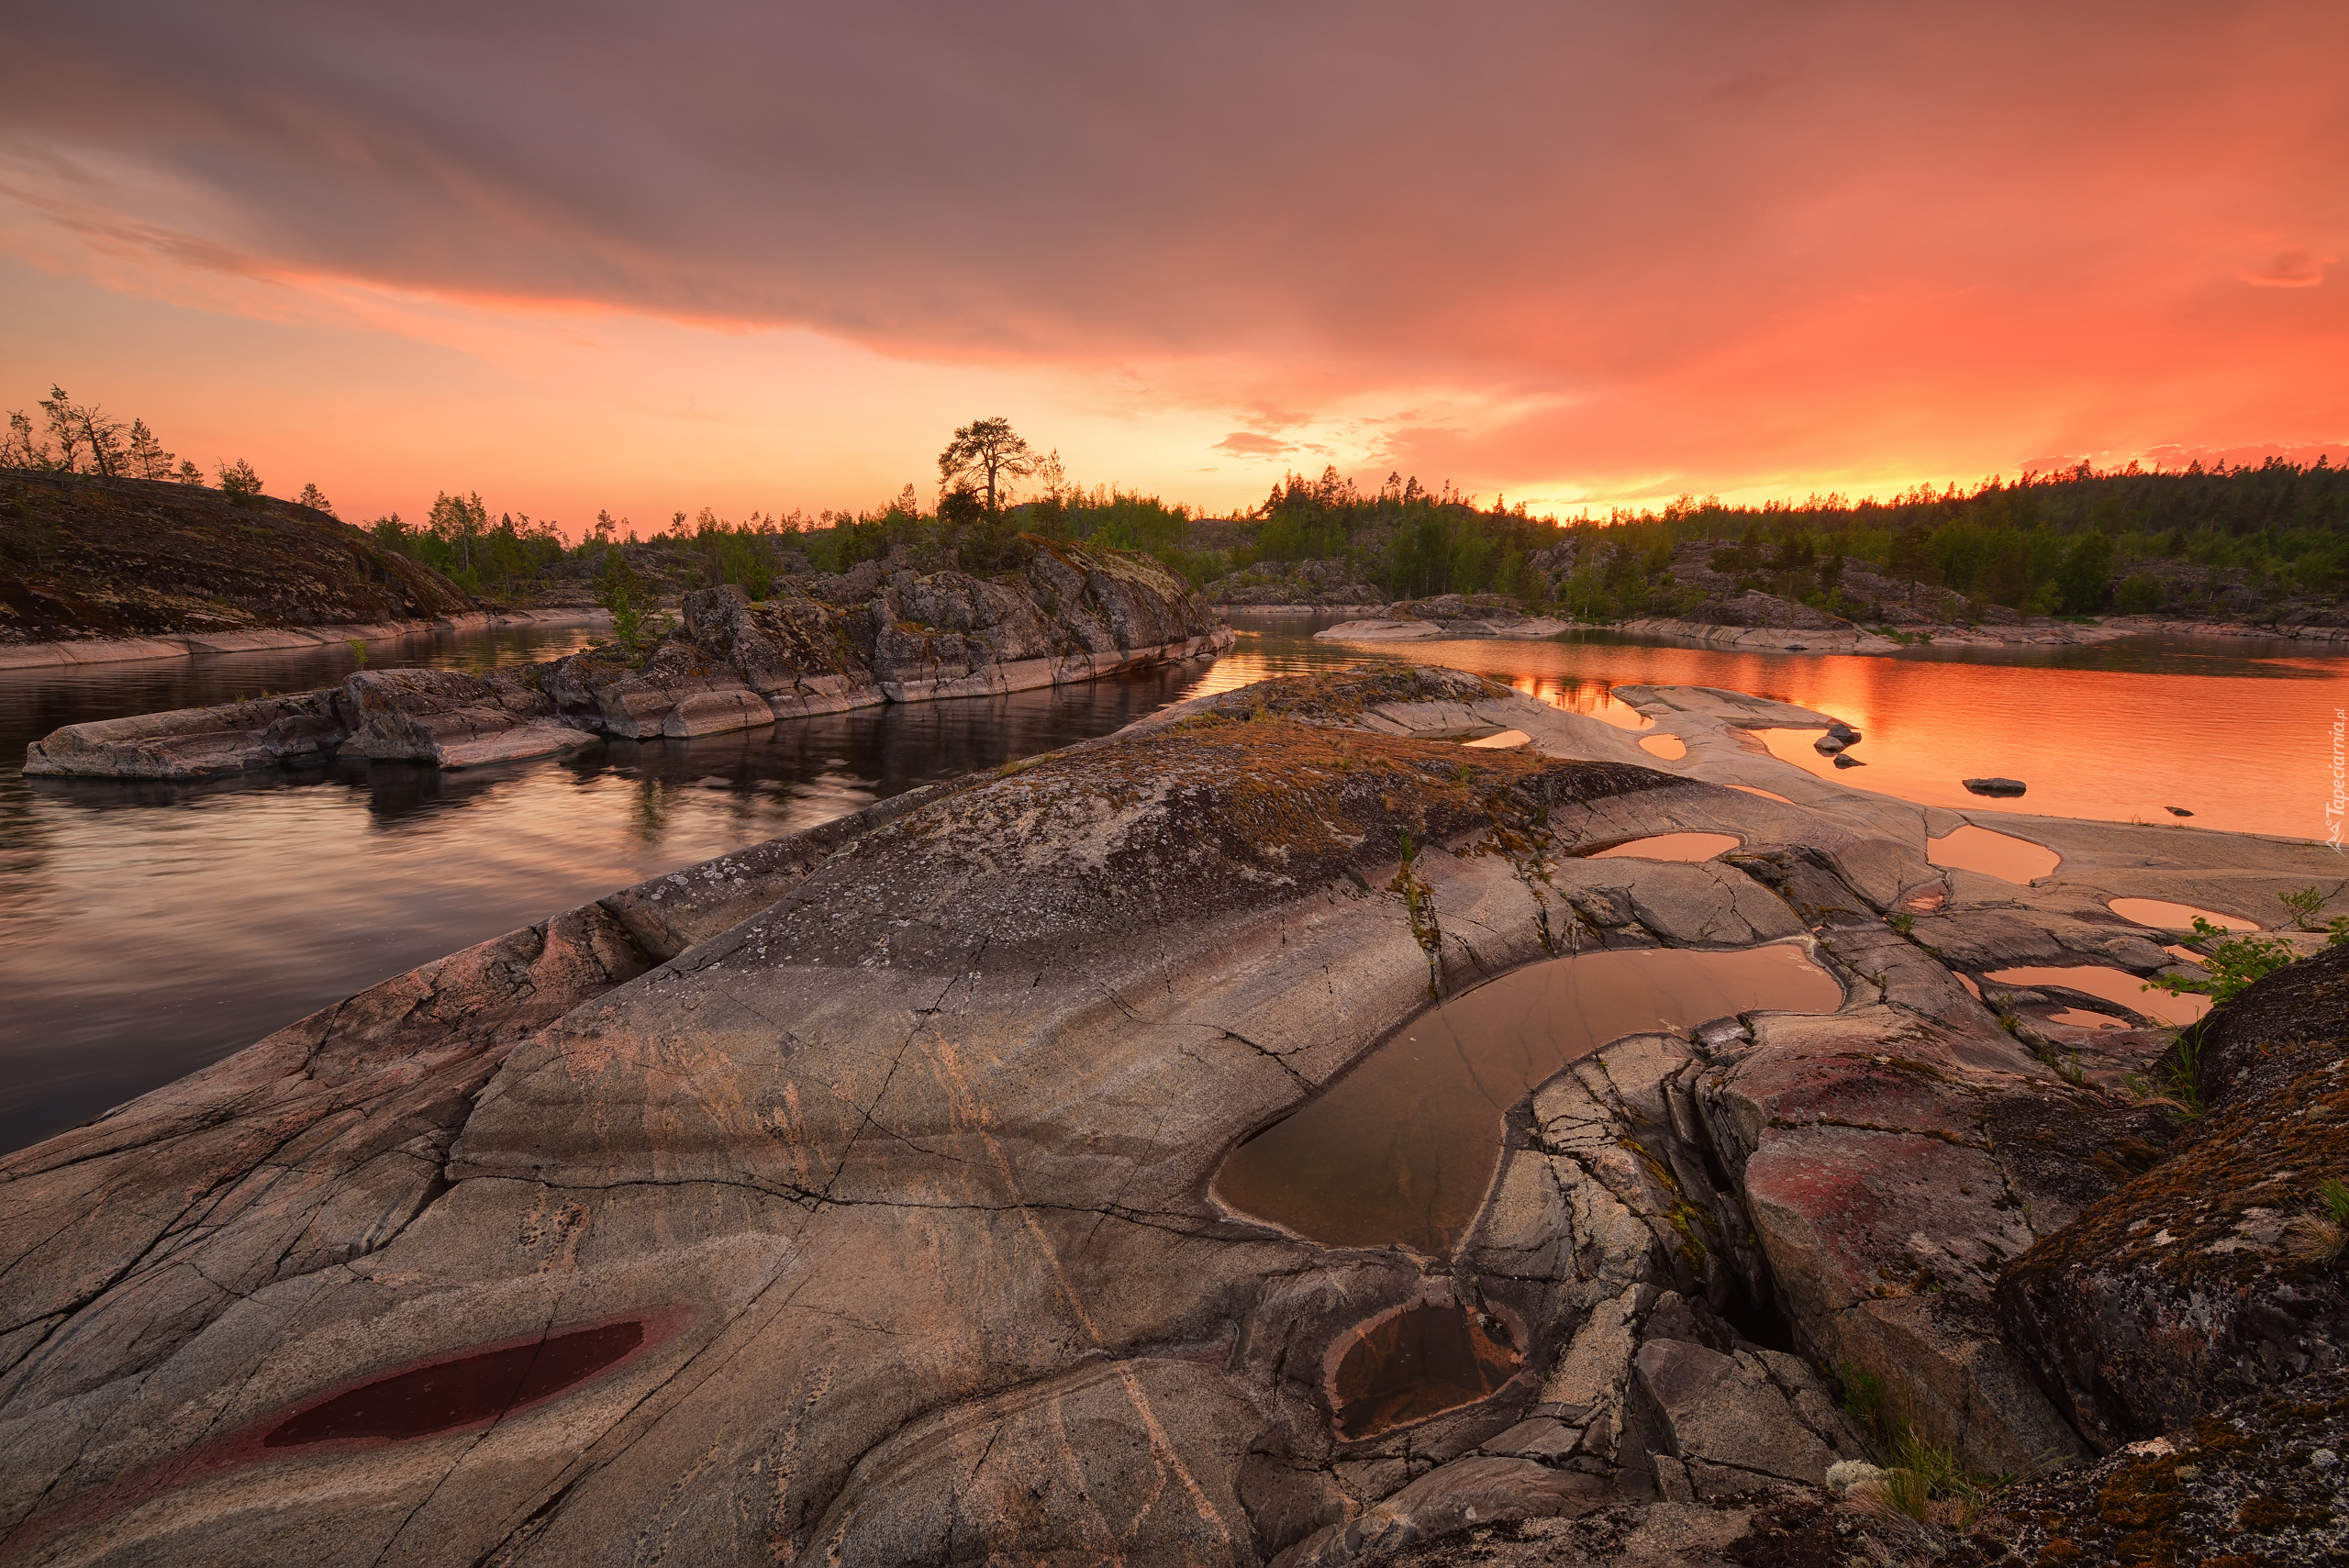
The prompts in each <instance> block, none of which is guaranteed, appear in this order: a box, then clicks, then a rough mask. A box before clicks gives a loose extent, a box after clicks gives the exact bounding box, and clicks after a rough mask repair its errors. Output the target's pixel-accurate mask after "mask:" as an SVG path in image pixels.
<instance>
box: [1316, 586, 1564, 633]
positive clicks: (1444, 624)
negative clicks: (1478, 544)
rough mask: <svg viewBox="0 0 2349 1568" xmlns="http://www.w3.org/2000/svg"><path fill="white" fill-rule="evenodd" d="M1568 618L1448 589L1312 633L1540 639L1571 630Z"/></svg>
mask: <svg viewBox="0 0 2349 1568" xmlns="http://www.w3.org/2000/svg"><path fill="white" fill-rule="evenodd" d="M1573 629H1574V628H1573V627H1572V626H1571V625H1570V624H1569V623H1567V622H1565V621H1562V620H1558V619H1555V618H1553V617H1550V616H1529V615H1526V614H1525V613H1524V612H1523V611H1521V610H1520V609H1519V608H1518V607H1517V601H1515V600H1514V599H1511V598H1508V597H1507V596H1505V595H1499V594H1445V595H1440V596H1439V597H1436V598H1432V599H1405V600H1400V601H1398V602H1397V603H1395V604H1393V605H1389V606H1386V611H1385V613H1384V614H1383V615H1377V616H1372V617H1366V618H1364V619H1362V620H1350V621H1344V622H1341V623H1340V624H1339V625H1337V626H1333V627H1328V628H1323V629H1322V630H1320V631H1317V632H1315V633H1314V634H1313V635H1314V637H1315V638H1316V639H1319V640H1324V641H1330V642H1434V641H1439V640H1443V639H1460V638H1484V637H1497V638H1508V639H1519V640H1522V641H1528V642H1531V641H1539V640H1541V639H1543V638H1550V637H1555V636H1557V635H1558V634H1559V633H1561V632H1565V631H1572V630H1573Z"/></svg>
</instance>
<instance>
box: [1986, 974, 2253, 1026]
mask: <svg viewBox="0 0 2349 1568" xmlns="http://www.w3.org/2000/svg"><path fill="white" fill-rule="evenodd" d="M1982 978H1983V979H1985V980H1987V981H1988V982H1989V983H1990V984H1993V985H2028V986H2031V987H2032V988H2034V989H2036V988H2037V987H2039V986H2042V985H2061V986H2063V987H2064V988H2065V990H2067V991H2078V992H2082V993H2084V994H2086V995H2090V996H2095V997H2099V998H2100V999H2101V1000H2103V1001H2107V1002H2118V1003H2119V1004H2121V1006H2124V1007H2127V1008H2130V1009H2131V1010H2132V1011H2135V1012H2140V1013H2143V1014H2144V1015H2145V1016H2146V1017H2147V1018H2159V1019H2161V1020H2162V1022H2164V1023H2165V1024H2181V1025H2182V1024H2190V1023H2193V1022H2194V1021H2195V1020H2196V1019H2198V1018H2201V1016H2202V1015H2203V1014H2205V1013H2207V1012H2209V1011H2210V997H2208V996H2199V995H2195V994H2194V993H2193V992H2190V991H2189V992H2187V993H2185V994H2184V995H2176V996H2173V995H2170V994H2169V993H2168V992H2166V991H2162V990H2153V991H2148V990H2146V989H2145V983H2144V982H2143V981H2142V980H2140V979H2138V978H2137V977H2136V976H2135V975H2133V974H2131V973H2128V972H2127V971H2126V970H2120V969H2106V968H2104V967H2102V966H2101V965H2099V964H2091V963H2082V964H2069V965H2065V966H2063V967H2060V968H2040V967H2037V966H2032V967H2027V968H2022V969H1994V970H1992V971H1990V972H1989V973H1987V974H1985V975H1984V976H1983V977H1982Z"/></svg>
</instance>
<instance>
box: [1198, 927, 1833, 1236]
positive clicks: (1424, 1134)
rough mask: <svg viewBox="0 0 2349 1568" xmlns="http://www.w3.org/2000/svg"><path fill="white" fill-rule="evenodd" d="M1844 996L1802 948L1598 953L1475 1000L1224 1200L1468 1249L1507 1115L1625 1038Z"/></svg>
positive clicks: (1387, 1053) (1371, 1073)
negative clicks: (1570, 1065) (1537, 1089)
mask: <svg viewBox="0 0 2349 1568" xmlns="http://www.w3.org/2000/svg"><path fill="white" fill-rule="evenodd" d="M1842 1000H1843V995H1842V987H1841V986H1839V985H1838V984H1836V983H1835V981H1834V980H1833V979H1832V978H1831V976H1829V975H1828V974H1827V973H1825V972H1824V971H1822V970H1820V968H1819V967H1818V966H1817V965H1816V964H1814V963H1812V962H1810V960H1809V957H1808V956H1806V955H1805V954H1804V952H1803V951H1802V950H1801V949H1800V948H1799V947H1796V946H1794V945H1792V944H1789V943H1773V944H1771V945H1769V946H1766V947H1758V948H1744V949H1740V950H1737V951H1728V952H1695V951H1688V950H1687V949H1681V948H1647V949H1641V950H1637V951H1614V952H1589V953H1583V954H1581V955H1579V956H1575V957H1569V958H1556V959H1545V960H1544V961H1542V962H1540V963H1535V964H1530V965H1528V966H1527V967H1525V968H1523V969H1520V970H1516V971H1513V972H1512V973H1508V974H1504V975H1502V976H1501V977H1500V978H1499V979H1497V980H1494V981H1490V982H1488V983H1486V984H1483V985H1479V986H1477V987H1476V988H1475V990H1472V991H1467V992H1464V993H1462V994H1461V995H1458V996H1455V997H1453V998H1452V999H1451V1000H1450V1001H1448V1002H1445V1003H1444V1004H1443V1005H1442V1006H1439V1007H1437V1008H1435V1009H1434V1010H1433V1011H1431V1012H1429V1013H1426V1014H1424V1015H1422V1016H1421V1017H1419V1018H1416V1019H1414V1020H1413V1021H1412V1022H1410V1023H1409V1024H1407V1025H1405V1026H1404V1028H1403V1029H1400V1030H1399V1031H1397V1033H1395V1034H1394V1035H1391V1036H1389V1037H1388V1038H1387V1040H1386V1042H1385V1043H1384V1044H1381V1045H1379V1046H1377V1047H1375V1048H1374V1049H1373V1050H1372V1051H1371V1052H1370V1053H1369V1054H1368V1055H1367V1056H1366V1057H1364V1059H1363V1061H1362V1062H1360V1063H1359V1064H1358V1065H1357V1066H1356V1067H1355V1068H1354V1069H1353V1071H1352V1072H1350V1073H1347V1074H1346V1075H1345V1076H1344V1077H1342V1078H1341V1079H1339V1080H1338V1081H1337V1082H1336V1083H1335V1084H1331V1085H1330V1087H1329V1089H1328V1090H1327V1091H1326V1092H1324V1093H1323V1094H1321V1095H1318V1096H1316V1097H1315V1098H1314V1099H1312V1100H1309V1101H1308V1102H1307V1103H1306V1104H1305V1105H1304V1106H1301V1107H1299V1108H1298V1109H1297V1111H1296V1112H1295V1113H1293V1114H1292V1115H1290V1116H1289V1117H1288V1118H1286V1119H1284V1120H1282V1121H1278V1122H1275V1123H1274V1124H1273V1125H1272V1126H1271V1127H1269V1128H1266V1129H1264V1131H1263V1132H1260V1133H1258V1134H1257V1135H1256V1136H1255V1137H1253V1138H1252V1139H1250V1140H1248V1141H1246V1142H1245V1143H1242V1144H1241V1145H1240V1146H1239V1147H1238V1148H1237V1149H1234V1150H1233V1151H1231V1153H1230V1155H1229V1156H1227V1157H1226V1159H1225V1160H1224V1162H1223V1167H1222V1169H1221V1170H1219V1172H1217V1173H1216V1178H1215V1183H1214V1187H1213V1191H1214V1194H1215V1196H1216V1197H1217V1199H1218V1200H1219V1202H1221V1203H1223V1204H1224V1205H1225V1206H1227V1207H1230V1208H1231V1209H1234V1210H1236V1211H1238V1212H1240V1213H1241V1214H1245V1215H1252V1216H1254V1217H1255V1218H1260V1219H1264V1220H1269V1221H1271V1222H1272V1223H1273V1224H1275V1225H1280V1226H1285V1227H1286V1228H1287V1229H1290V1230H1293V1231H1296V1232H1297V1234H1298V1235H1301V1236H1304V1237H1306V1238H1308V1239H1309V1240H1315V1241H1319V1242H1321V1243H1323V1244H1324V1245H1326V1246H1331V1247H1386V1246H1389V1245H1392V1244H1394V1243H1396V1242H1401V1243H1403V1244H1404V1245H1406V1246H1408V1247H1411V1248H1413V1249H1416V1250H1417V1251H1419V1252H1421V1253H1423V1254H1425V1255H1427V1256H1430V1257H1442V1256H1444V1255H1446V1254H1448V1253H1450V1252H1451V1251H1452V1250H1453V1248H1454V1247H1455V1246H1457V1245H1458V1244H1459V1241H1460V1240H1461V1238H1462V1236H1463V1235H1464V1234H1465V1232H1466V1231H1467V1229H1468V1227H1469V1226H1470V1225H1471V1224H1472V1223H1474V1221H1475V1218H1476V1214H1477V1211H1478V1210H1479V1209H1481V1208H1482V1207H1484V1203H1485V1194H1486V1189H1487V1188H1488V1187H1489V1186H1490V1185H1491V1183H1492V1178H1493V1172H1494V1170H1495V1168H1496V1167H1497V1165H1498V1164H1499V1162H1500V1153H1501V1140H1502V1138H1503V1136H1504V1132H1505V1128H1504V1123H1503V1121H1502V1117H1503V1115H1504V1113H1505V1112H1506V1111H1507V1110H1508V1107H1509V1106H1512V1105H1514V1104H1516V1103H1517V1102H1518V1101H1519V1100H1521V1099H1523V1098H1524V1097H1525V1096H1526V1095H1527V1094H1529V1093H1531V1091H1532V1089H1533V1088H1534V1086H1535V1085H1537V1084H1541V1083H1542V1082H1543V1081H1544V1080H1546V1079H1548V1078H1549V1077H1550V1076H1551V1075H1552V1074H1553V1073H1556V1072H1557V1071H1558V1070H1559V1069H1560V1068H1561V1067H1564V1065H1565V1064H1566V1063H1567V1062H1572V1061H1574V1060H1575V1058H1577V1057H1581V1056H1586V1055H1588V1054H1589V1053H1590V1052H1591V1051H1596V1050H1597V1049H1598V1048H1599V1047H1600V1046H1603V1045H1605V1044H1606V1043H1607V1042H1608V1041H1609V1040H1620V1039H1621V1038H1623V1037H1624V1036H1625V1035H1630V1034H1642V1033H1647V1032H1650V1031H1655V1030H1681V1029H1693V1028H1695V1027H1696V1026H1697V1025H1698V1024H1702V1023H1705V1022H1707V1021H1709V1020H1710V1019H1713V1018H1726V1017H1729V1016H1730V1015H1731V1014H1736V1013H1746V1012H1752V1011H1754V1010H1756V1009H1769V1010H1773V1011H1783V1012H1795V1013H1826V1012H1832V1011H1834V1010H1835V1008H1837V1007H1838V1006H1842Z"/></svg>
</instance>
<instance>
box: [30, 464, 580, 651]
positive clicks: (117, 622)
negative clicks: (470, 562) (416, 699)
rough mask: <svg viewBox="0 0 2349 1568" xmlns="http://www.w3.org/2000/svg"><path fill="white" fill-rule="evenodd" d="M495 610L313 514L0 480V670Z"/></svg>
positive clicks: (196, 494) (149, 487)
mask: <svg viewBox="0 0 2349 1568" xmlns="http://www.w3.org/2000/svg"><path fill="white" fill-rule="evenodd" d="M534 618H541V617H539V616H536V615H534V614H533V612H531V611H529V610H524V609H515V608H510V607H509V608H507V609H504V610H501V611H496V612H493V611H491V610H489V609H487V608H485V607H484V606H483V605H482V604H481V603H480V602H479V601H477V600H475V599H474V598H473V595H470V594H468V593H466V592H465V591H464V590H463V589H462V588H460V587H459V586H457V584H454V583H451V581H449V579H448V578H446V577H445V576H443V575H441V574H440V573H438V572H435V571H434V570H432V568H430V567H429V566H426V565H424V564H423V563H421V562H416V561H412V560H410V559H409V558H407V557H406V556H405V555H403V554H401V553H400V552H399V551H397V550H387V549H385V548H384V546H383V544H382V543H381V542H380V541H379V540H377V539H373V538H372V537H371V536H370V535H369V534H368V533H367V532H366V531H365V530H364V529H362V528H352V527H351V525H350V524H348V523H343V522H339V521H337V520H336V519H335V518H334V517H330V516H328V514H326V513H324V512H321V511H318V510H317V509H316V508H314V507H310V506H301V505H299V504H297V503H295V502H292V501H280V500H276V499H273V498H272V497H269V496H265V495H244V496H238V495H227V494H224V493H223V492H221V491H218V490H213V489H209V488H206V486H204V485H201V484H176V483H165V482H162V481H158V480H144V479H118V478H110V477H106V476H102V475H99V474H95V473H70V472H64V473H43V472H39V471H35V470H31V469H23V468H11V469H0V669H25V668H36V667H40V666H46V665H57V664H81V663H105V662H116V661H121V660H131V659H151V658H160V657H184V656H185V655H187V654H189V653H191V652H237V651H247V650H251V649H262V648H306V647H316V646H319V645H322V644H331V643H337V642H343V641H348V640H351V639H359V640H362V641H375V640H380V639H385V638H393V637H400V636H405V635H406V634H408V633H411V632H415V631H418V630H424V629H429V628H436V627H437V628H450V627H459V628H468V627H482V626H487V625H489V624H491V623H492V621H493V620H494V619H495V620H501V621H509V622H510V621H529V620H531V619H534Z"/></svg>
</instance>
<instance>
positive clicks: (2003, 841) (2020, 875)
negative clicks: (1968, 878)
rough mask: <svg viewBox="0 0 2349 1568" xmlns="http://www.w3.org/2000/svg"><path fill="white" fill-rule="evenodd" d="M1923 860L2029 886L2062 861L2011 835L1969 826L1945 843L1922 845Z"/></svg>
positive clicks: (2056, 856)
mask: <svg viewBox="0 0 2349 1568" xmlns="http://www.w3.org/2000/svg"><path fill="white" fill-rule="evenodd" d="M1925 858H1926V859H1927V860H1928V861H1931V862H1932V863H1933V864H1935V865H1937V866H1954V867H1956V868H1957V869H1958V870H1960V871H1978V872H1980V873H1982V874H1983V875H1985V876H1995V877H1998V878H1999V879H2001V880H2002V881H2006V882H2012V883H2018V884H2021V883H2032V882H2036V881H2038V880H2039V879H2040V878H2041V877H2043V876H2046V875H2048V874H2049V873H2053V872H2054V869H2055V868H2056V867H2057V866H2059V865H2062V864H2063V863H2064V857H2063V856H2061V855H2059V854H2057V853H2056V852H2055V851H2053V850H2051V849H2048V848H2047V847H2046V846H2044V845H2043V844H2034V843H2032V841H2031V840H2028V839H2018V838H2016V837H2015V836H2014V835H2013V834H2011V833H1993V832H1992V831H1990V829H1989V828H1976V827H1975V826H1974V825H1973V824H1972V823H1968V824H1966V825H1965V827H1963V828H1958V829H1957V830H1956V831H1955V832H1954V833H1952V834H1950V835H1949V837H1947V838H1945V839H1929V840H1926V841H1925Z"/></svg>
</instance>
